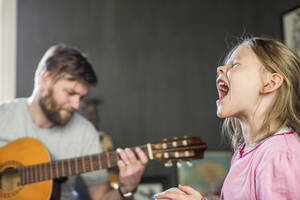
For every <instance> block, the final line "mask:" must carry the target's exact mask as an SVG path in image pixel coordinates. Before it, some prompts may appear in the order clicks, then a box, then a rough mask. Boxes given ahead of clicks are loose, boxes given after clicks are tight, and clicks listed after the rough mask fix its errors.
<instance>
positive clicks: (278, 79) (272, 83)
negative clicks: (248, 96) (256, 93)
mask: <svg viewBox="0 0 300 200" xmlns="http://www.w3.org/2000/svg"><path fill="white" fill-rule="evenodd" d="M282 82H283V78H282V76H281V75H280V74H278V73H269V74H268V75H267V76H266V80H265V81H264V86H263V88H262V89H261V93H262V94H267V93H271V92H274V91H276V90H277V89H278V88H280V86H281V85H282Z"/></svg>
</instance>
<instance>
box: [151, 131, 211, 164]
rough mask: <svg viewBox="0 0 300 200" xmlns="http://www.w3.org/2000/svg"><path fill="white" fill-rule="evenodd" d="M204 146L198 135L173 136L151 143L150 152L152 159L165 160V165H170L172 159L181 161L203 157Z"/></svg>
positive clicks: (205, 146)
mask: <svg viewBox="0 0 300 200" xmlns="http://www.w3.org/2000/svg"><path fill="white" fill-rule="evenodd" d="M206 148H207V145H206V144H205V143H204V142H203V141H202V140H201V139H200V137H184V138H174V139H172V140H167V139H165V140H163V141H160V142H157V143H155V144H153V145H152V154H153V159H155V160H160V161H162V162H165V163H166V164H165V166H166V167H170V166H172V162H173V161H176V162H178V161H179V162H181V161H191V160H195V159H200V158H203V157H204V151H205V150H206ZM177 165H178V164H177Z"/></svg>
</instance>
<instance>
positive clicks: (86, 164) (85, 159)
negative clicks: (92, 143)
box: [83, 156, 91, 172]
mask: <svg viewBox="0 0 300 200" xmlns="http://www.w3.org/2000/svg"><path fill="white" fill-rule="evenodd" d="M83 159H84V165H85V172H88V171H91V166H90V162H89V156H85V157H84V158H83Z"/></svg>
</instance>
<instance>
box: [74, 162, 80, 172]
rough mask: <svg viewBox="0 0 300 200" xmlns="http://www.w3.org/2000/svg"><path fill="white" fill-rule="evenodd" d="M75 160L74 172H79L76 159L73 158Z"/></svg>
mask: <svg viewBox="0 0 300 200" xmlns="http://www.w3.org/2000/svg"><path fill="white" fill-rule="evenodd" d="M74 160H75V172H76V174H77V173H79V171H78V159H74Z"/></svg>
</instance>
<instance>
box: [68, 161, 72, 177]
mask: <svg viewBox="0 0 300 200" xmlns="http://www.w3.org/2000/svg"><path fill="white" fill-rule="evenodd" d="M67 167H68V172H69V173H68V175H71V174H72V170H71V162H70V159H68V160H67Z"/></svg>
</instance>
